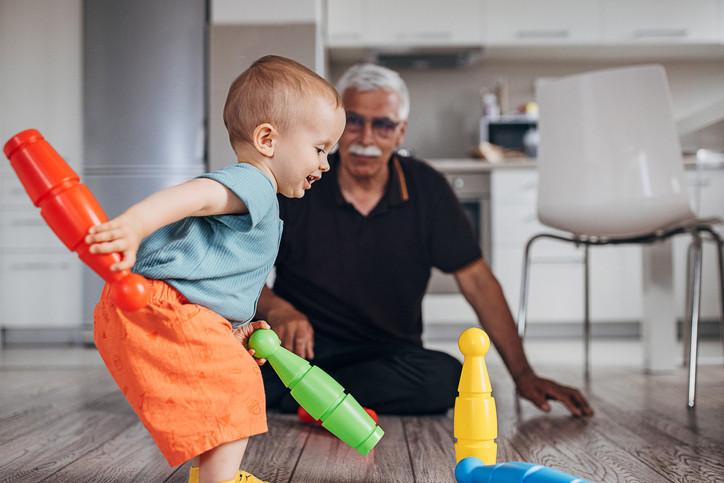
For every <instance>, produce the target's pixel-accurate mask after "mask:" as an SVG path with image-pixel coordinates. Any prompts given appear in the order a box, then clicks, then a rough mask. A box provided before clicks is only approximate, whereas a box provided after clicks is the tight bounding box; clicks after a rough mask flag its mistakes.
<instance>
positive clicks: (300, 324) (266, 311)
mask: <svg viewBox="0 0 724 483" xmlns="http://www.w3.org/2000/svg"><path fill="white" fill-rule="evenodd" d="M256 317H257V318H259V319H265V320H266V321H267V322H268V323H269V325H271V328H272V329H273V330H274V332H276V333H277V335H278V336H279V340H281V343H282V347H284V348H285V349H287V350H290V351H292V352H294V353H295V354H297V355H298V356H299V357H303V358H305V359H312V358H313V357H314V329H313V328H312V324H310V323H309V319H307V316H306V315H304V314H303V313H301V312H300V311H298V310H297V309H296V308H294V306H293V305H292V304H290V303H289V302H287V301H286V300H284V299H283V298H281V297H279V296H278V295H277V294H275V293H274V291H273V290H272V289H270V288H269V287H267V286H266V285H264V288H262V290H261V295H259V301H258V302H257V304H256Z"/></svg>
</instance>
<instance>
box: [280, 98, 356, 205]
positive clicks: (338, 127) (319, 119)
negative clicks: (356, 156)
mask: <svg viewBox="0 0 724 483" xmlns="http://www.w3.org/2000/svg"><path fill="white" fill-rule="evenodd" d="M307 104H308V107H307V110H306V113H305V115H303V116H302V119H300V120H299V121H298V122H297V123H295V124H293V125H292V126H291V127H290V128H289V131H288V132H286V133H284V134H282V135H280V136H279V142H278V144H277V148H276V150H275V153H274V157H273V158H272V160H271V168H272V172H273V173H274V177H275V178H276V181H277V190H278V192H279V193H281V194H282V195H284V196H286V197H287V198H301V197H302V196H304V192H305V191H306V190H308V189H309V188H311V187H312V183H314V182H315V181H316V180H318V179H320V178H321V177H322V173H323V172H325V171H328V170H329V163H328V162H327V154H329V151H330V150H331V149H332V148H333V147H334V145H335V144H337V141H338V140H339V137H340V136H341V135H342V131H343V130H344V124H345V113H344V109H342V108H341V107H335V106H334V105H332V104H331V103H330V102H329V101H328V100H326V99H321V98H318V99H316V100H312V101H309V102H308V103H307Z"/></svg>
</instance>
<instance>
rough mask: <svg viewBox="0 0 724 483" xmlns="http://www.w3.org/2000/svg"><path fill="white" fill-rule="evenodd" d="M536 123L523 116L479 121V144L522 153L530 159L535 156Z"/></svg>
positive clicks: (507, 116)
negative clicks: (487, 143) (483, 143)
mask: <svg viewBox="0 0 724 483" xmlns="http://www.w3.org/2000/svg"><path fill="white" fill-rule="evenodd" d="M537 134H538V121H537V119H535V118H531V117H530V116H528V115H525V114H511V115H505V116H500V118H498V119H496V120H491V119H489V118H486V117H483V118H482V119H481V120H480V142H484V141H487V142H489V143H490V144H494V145H496V146H501V147H503V148H505V149H512V150H516V151H523V152H525V153H526V154H527V155H528V156H530V157H531V158H533V157H535V156H536V154H537V147H538V140H537Z"/></svg>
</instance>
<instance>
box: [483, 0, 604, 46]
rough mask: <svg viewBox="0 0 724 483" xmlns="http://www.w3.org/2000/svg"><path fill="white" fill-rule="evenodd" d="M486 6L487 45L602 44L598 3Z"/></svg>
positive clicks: (570, 0) (567, 0)
mask: <svg viewBox="0 0 724 483" xmlns="http://www.w3.org/2000/svg"><path fill="white" fill-rule="evenodd" d="M486 5H487V7H486V27H487V40H486V43H488V44H490V45H542V44H553V45H556V44H591V43H596V42H600V41H601V25H600V13H599V0H548V1H545V2H540V1H537V0H487V2H486ZM563 12H565V14H564V15H562V13H563Z"/></svg>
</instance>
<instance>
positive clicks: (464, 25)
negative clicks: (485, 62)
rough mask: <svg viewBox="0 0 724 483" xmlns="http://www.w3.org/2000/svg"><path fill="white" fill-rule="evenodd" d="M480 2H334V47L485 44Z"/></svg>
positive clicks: (330, 14)
mask: <svg viewBox="0 0 724 483" xmlns="http://www.w3.org/2000/svg"><path fill="white" fill-rule="evenodd" d="M482 9H483V3H482V2H481V1H480V0H448V1H446V2H438V1H436V0H356V1H355V0H328V1H327V45H328V46H329V47H393V48H395V47H408V46H415V47H425V46H427V47H442V46H461V45H481V44H482V41H483V25H482V23H483V14H482Z"/></svg>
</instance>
